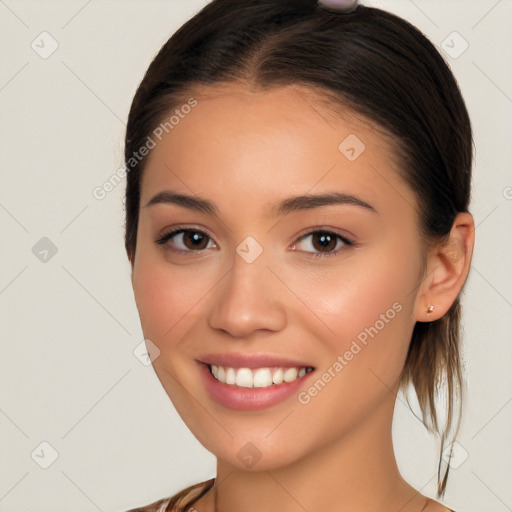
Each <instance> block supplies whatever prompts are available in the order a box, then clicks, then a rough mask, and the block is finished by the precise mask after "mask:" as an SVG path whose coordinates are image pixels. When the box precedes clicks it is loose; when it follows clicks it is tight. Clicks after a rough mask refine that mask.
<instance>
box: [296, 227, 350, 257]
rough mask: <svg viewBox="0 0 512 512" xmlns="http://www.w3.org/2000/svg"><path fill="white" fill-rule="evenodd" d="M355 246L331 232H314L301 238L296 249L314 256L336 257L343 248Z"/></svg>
mask: <svg viewBox="0 0 512 512" xmlns="http://www.w3.org/2000/svg"><path fill="white" fill-rule="evenodd" d="M352 245H354V244H353V243H352V242H351V241H350V240H348V239H346V238H345V237H342V236H341V235H338V234H337V233H332V232H330V231H321V230H320V231H312V232H311V233H308V234H307V235H304V236H303V237H301V238H300V239H299V241H298V243H297V244H296V245H295V246H294V249H298V250H300V251H304V252H309V253H312V255H313V256H335V255H336V254H337V253H338V252H339V251H340V250H341V249H343V247H346V246H352Z"/></svg>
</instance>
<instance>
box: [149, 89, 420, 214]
mask: <svg viewBox="0 0 512 512" xmlns="http://www.w3.org/2000/svg"><path fill="white" fill-rule="evenodd" d="M189 100H193V102H192V103H191V102H190V101H189ZM187 104H193V105H195V106H194V107H193V108H188V107H187V108H182V107H183V105H187ZM173 112H174V114H175V115H174V123H173V124H172V125H170V124H169V123H168V126H167V127H166V126H165V124H162V125H160V126H161V127H163V130H162V129H161V130H160V132H161V134H160V136H159V137H158V138H156V137H154V136H153V138H154V139H155V143H156V147H154V149H152V150H151V152H150V154H149V157H148V160H147V162H146V168H145V171H144V175H143V180H142V191H141V196H142V202H143V201H144V200H148V199H149V198H150V197H151V196H152V195H154V194H155V193H157V192H160V191H161V189H165V188H166V187H167V188H172V189H173V190H176V189H179V191H182V192H186V193H189V194H190V193H193V194H197V195H201V196H204V197H209V198H212V199H214V200H219V201H220V202H222V198H224V199H226V198H227V199H230V201H232V200H233V198H234V197H240V196H245V201H246V206H247V207H248V206H249V203H251V202H253V201H254V203H258V204H259V205H260V206H263V205H267V204H270V203H271V202H272V199H274V198H275V199H276V200H277V198H278V197H283V195H292V194H306V193H308V192H309V191H310V190H313V189H315V192H318V191H321V190H323V189H332V188H333V187H335V188H337V189H338V190H340V191H344V190H341V189H344V188H346V189H348V190H347V191H349V192H352V193H356V192H357V193H358V194H360V195H363V196H365V198H367V199H368V200H369V201H373V202H374V203H377V204H378V203H379V202H381V201H384V200H385V199H386V197H387V199H388V200H391V201H393V200H395V201H396V199H397V197H400V198H401V200H402V201H403V200H404V199H405V202H406V203H408V204H409V206H410V205H412V204H414V196H413V194H412V191H410V190H409V189H408V187H407V186H406V185H405V183H404V182H403V180H402V179H401V178H400V176H399V173H398V167H397V158H396V152H395V150H394V145H393V141H392V140H391V138H390V137H389V136H388V135H387V134H386V133H385V132H383V131H382V130H381V129H380V128H379V127H377V126H376V125H375V124H374V123H372V122H370V121H369V120H367V119H366V118H364V117H363V116H360V115H358V114H357V113H355V112H353V111H351V110H350V109H348V108H343V107H342V106H341V105H335V104H333V103H332V101H329V99H328V98H327V97H326V96H325V95H322V93H321V92H319V91H318V90H313V89H311V88H306V87H303V86H297V85H293V86H285V87H279V88H275V89H271V90H267V91H253V90H250V89H249V88H248V87H246V86H244V85H240V84H229V85H222V86H215V87H206V88H202V89H196V90H193V91H191V92H190V96H189V97H188V98H187V97H186V98H185V99H184V101H183V103H182V104H181V106H180V105H179V104H178V105H175V106H174V110H173ZM169 117H170V116H169ZM164 123H165V120H164ZM153 133H154V132H153ZM286 192H287V194H285V193H286Z"/></svg>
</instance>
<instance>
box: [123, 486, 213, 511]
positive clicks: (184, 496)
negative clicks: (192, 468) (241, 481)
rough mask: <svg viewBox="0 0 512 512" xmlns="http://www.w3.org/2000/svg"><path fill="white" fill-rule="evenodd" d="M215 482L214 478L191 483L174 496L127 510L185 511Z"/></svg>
mask: <svg viewBox="0 0 512 512" xmlns="http://www.w3.org/2000/svg"><path fill="white" fill-rule="evenodd" d="M214 482H215V479H214V478H211V479H210V480H206V481H205V482H200V483H198V484H195V485H191V486H190V487H187V488H186V489H183V490H182V491H180V492H178V493H177V494H175V495H174V496H170V497H168V498H163V499H160V500H158V501H154V502H153V503H150V504H149V505H144V506H142V507H137V508H132V509H130V510H127V511H126V512H185V511H186V508H187V507H189V506H190V505H192V504H193V503H194V502H196V501H197V500H198V499H199V498H201V496H203V494H205V493H206V492H208V491H209V490H210V489H211V488H212V486H213V484H214Z"/></svg>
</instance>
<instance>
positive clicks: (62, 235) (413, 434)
mask: <svg viewBox="0 0 512 512" xmlns="http://www.w3.org/2000/svg"><path fill="white" fill-rule="evenodd" d="M204 3H205V2H204V1H202V0H187V1H185V0H165V1H163V0H159V1H156V0H152V1H147V2H142V1H139V2H135V1H133V0H125V1H120V0H117V1H112V0H103V1H100V0H89V1H87V0H81V1H75V0H73V1H69V0H68V1H60V2H56V1H44V2H43V1H36V0H32V1H28V0H27V1H21V0H18V1H16V0H0V40H1V50H0V51H1V65H0V144H1V151H0V171H1V186H0V224H1V233H2V236H1V251H0V265H1V268H0V272H1V273H0V308H1V320H0V322H1V323H0V325H1V327H2V337H1V340H2V342H1V352H0V378H1V387H0V432H1V437H0V440H1V450H0V461H1V467H0V511H2V512H6V511H9V512H21V511H27V510H38V511H39V512H47V511H48V512H49V511H52V512H55V511H69V510H73V511H74V512H94V511H95V510H100V511H105V512H106V511H122V510H126V509H127V508H130V507H134V506H136V505H141V504H144V503H148V502H150V501H153V500H156V499H158V498H162V497H164V496H166V495H170V494H172V493H174V492H176V491H178V490H179V489H181V488H183V487H184V486H186V485H189V484H192V483H195V482H197V481H200V480H203V479H206V478H209V477H210V476H213V474H214V458H213V456H212V455H210V454H209V453H207V452H206V451H205V450H204V449H203V448H202V447H201V446H200V445H199V444H198V442H197V441H196V440H195V439H194V438H193V436H192V435H191V434H190V433H189V432H188V430H187V428H186V427H185V426H184V425H183V424H182V422H181V420H180V418H179V417H178V416H177V414H176V413H175V411H174V409H173V407H172V405H171V403H170V402H169V400H168V398H167V396H166V395H165V393H164V391H163V389H162V388H161V386H160V383H159V382H158V380H157V378H156V376H155V374H154V372H153V370H152V368H151V367H146V366H144V365H143V364H142V363H141V362H140V361H139V360H138V359H137V358H136V357H135V356H134V354H133V351H134V349H136V347H137V346H138V345H139V344H140V342H141V340H142V334H141V329H140V325H139V322H138V316H137V311H136V309H135V305H134V301H133V297H132V291H131V286H130V280H129V266H128V262H127V260H126V257H125V254H124V249H123V233H122V225H123V210H122V194H123V190H124V183H122V184H120V185H118V186H117V187H116V188H115V189H114V190H113V191H112V192H110V193H109V194H108V195H107V197H106V198H105V199H103V200H97V199H95V198H94V196H93V193H92V191H93V189H94V188H95V187H97V186H100V185H101V184H102V183H104V181H105V180H107V179H108V178H109V176H110V175H111V174H113V173H114V172H115V171H116V169H118V167H119V166H120V165H121V162H122V159H121V151H120V144H121V141H122V139H123V131H124V123H125V120H126V116H127V112H128V108H129V105H130V101H131V98H132V95H133V93H134V92H135V89H136V87H137V85H138V83H139V81H140V79H141V78H142V75H143V73H144V71H145V69H146V67H147V65H148V64H149V62H150V60H151V59H152V57H153V56H154V54H155V53H156V51H157V50H158V49H159V48H160V46H161V45H162V44H163V43H164V42H165V41H166V40H167V38H168V37H169V36H170V35H171V33H172V32H174V31H175V30H176V29H177V28H178V27H179V26H180V25H181V24H182V23H183V22H184V21H186V20H187V19H188V18H189V17H190V16H191V15H192V14H193V13H195V12H196V11H197V10H198V9H199V8H201V7H202V6H203V5H204ZM363 3H367V4H369V5H373V6H380V7H383V8H385V9H388V10H390V11H392V12H395V13H397V14H399V15H401V16H403V17H405V18H406V19H408V20H410V21H411V22H412V23H413V24H415V25H416V26H418V27H419V28H420V29H421V30H423V31H424V32H425V33H426V35H427V36H428V37H429V38H430V39H431V40H432V41H433V42H434V43H435V44H436V45H438V46H442V45H443V41H446V42H448V43H449V45H450V46H451V47H452V49H451V50H450V51H451V53H452V56H449V55H446V58H447V60H448V62H449V63H450V66H451V67H452V69H453V71H454V73H455V75H456V77H457V78H458V80H459V82H460V85H461V88H462V91H463V94H464V97H465V99H466V102H467V105H468V108H469V111H470V115H471V117H472V121H473V126H474V133H475V144H476V167H475V175H474V193H473V202H472V206H471V212H472V213H473V214H474V216H475V220H476V224H477V226H478V227H477V232H476V238H477V246H476V250H475V255H474V262H473V269H472V274H471V277H470V279H469V282H468V285H467V289H466V292H465V294H464V299H463V301H464V306H465V314H464V324H465V332H466V337H465V340H466V360H467V372H468V386H469V404H468V407H467V409H466V416H465V423H464V426H463V430H462V434H461V436H460V445H461V449H462V451H461V450H460V449H459V451H458V452H457V453H458V455H457V457H458V458H457V460H456V461H455V462H456V464H455V465H459V463H460V465H459V467H457V468H456V469H455V468H454V469H453V470H452V473H451V477H450V481H449V485H448V491H447V494H446V500H445V502H446V503H447V504H448V505H450V506H452V507H454V508H455V509H456V510H457V511H458V512H481V511H482V510H492V511H494V512H505V511H509V510H512V487H511V486H510V478H511V474H512V455H511V452H512V450H511V448H512V446H511V445H512V443H511V437H510V431H511V425H512V403H511V402H512V376H511V371H510V368H511V363H512V344H511V341H512V340H511V330H512V281H511V275H510V262H511V261H512V242H511V235H510V234H511V233H512V229H511V224H512V173H511V163H512V144H511V135H512V129H511V128H512V115H511V114H512V73H511V72H510V71H511V60H512V58H511V55H512V52H511V50H510V48H512V35H511V34H512V33H511V32H510V24H511V22H512V1H511V0H499V1H498V0H478V1H476V0H472V1H462V0H460V1H453V0H451V1H432V0H414V1H413V0H393V1H391V0H382V1H376V0H374V1H367V2H363ZM43 31H46V32H48V34H49V35H45V34H43V35H40V34H41V33H42V32H43ZM454 31H456V32H457V33H458V34H459V35H453V34H452V33H453V32H454ZM447 38H448V39H447ZM55 41H56V43H55ZM464 41H466V42H467V44H468V45H469V46H468V48H467V49H466V51H464V52H463V53H462V54H461V55H460V56H457V57H456V58H454V56H453V55H455V53H459V52H460V51H461V50H463V49H464V47H465V42H464ZM446 42H445V43H444V44H445V45H446ZM57 43H58V48H56V50H55V51H54V53H52V54H51V55H48V53H49V52H50V51H51V50H52V49H53V47H52V45H53V46H55V45H56V44H57ZM31 44H32V45H33V47H34V48H33V47H32V46H31ZM41 55H42V56H41ZM43 57H46V58H43ZM43 237H47V238H48V239H49V240H50V241H51V243H49V242H48V240H43V241H40V240H41V239H42V238H43ZM36 244H38V245H36ZM34 246H35V249H33V248H34ZM52 247H53V251H55V249H56V250H57V252H56V254H54V255H53V254H52ZM45 251H48V252H45ZM34 253H35V254H34ZM45 257H46V261H41V258H43V260H44V258H45ZM394 427H395V430H394V432H395V434H396V436H395V437H396V451H397V457H398V461H399V465H400V467H401V469H402V471H403V473H404V475H405V476H406V478H407V479H409V481H410V482H411V483H412V484H413V485H415V486H417V487H418V488H420V489H422V490H423V492H426V493H427V494H430V495H432V496H433V495H434V492H435V480H436V479H435V478H434V476H435V474H436V452H435V446H436V445H435V442H434V440H432V439H430V438H429V436H428V435H427V434H426V432H425V430H424V429H423V427H422V426H421V425H420V424H419V422H418V421H417V420H416V419H415V417H414V416H413V415H412V414H411V412H410V411H409V410H408V409H407V408H406V407H405V406H404V405H403V404H402V402H399V404H398V407H397V414H396V422H395V425H394ZM43 442H45V443H49V444H43V445H41V443H43ZM54 451H55V452H54ZM466 453H467V459H466V460H464V458H465V456H466ZM52 454H53V455H54V456H55V454H56V455H58V457H57V459H56V460H55V461H53V463H52ZM461 461H462V462H461ZM50 463H51V464H50ZM48 464H50V465H49V467H48V468H47V469H43V467H41V465H43V466H44V465H48ZM312 478H314V475H312Z"/></svg>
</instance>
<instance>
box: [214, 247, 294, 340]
mask: <svg viewBox="0 0 512 512" xmlns="http://www.w3.org/2000/svg"><path fill="white" fill-rule="evenodd" d="M216 289H217V293H216V295H215V296H214V297H213V307H212V308H211V309H210V312H209V317H208V322H209V325H210V327H211V328H212V329H216V330H220V331H224V332H225V333H228V334H229V335H231V336H232V337H233V338H245V337H249V336H251V335H252V334H253V333H255V332H258V331H273V332H277V331H280V330H282V329H284V327H285V326H286V324H287V316H286V310H285V307H284V304H285V301H286V296H285V293H284V292H285V290H283V286H282V284H281V283H280V282H279V280H278V279H276V278H275V276H274V275H273V273H272V272H271V271H270V270H269V268H267V263H266V262H265V259H264V258H263V257H260V258H258V259H257V260H256V261H254V262H252V263H247V262H246V261H244V259H243V258H241V257H239V255H238V254H235V258H234V261H233V266H232V268H231V271H230V272H228V274H227V275H226V276H225V277H224V279H223V280H222V281H221V283H219V285H218V286H217V287H216Z"/></svg>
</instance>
